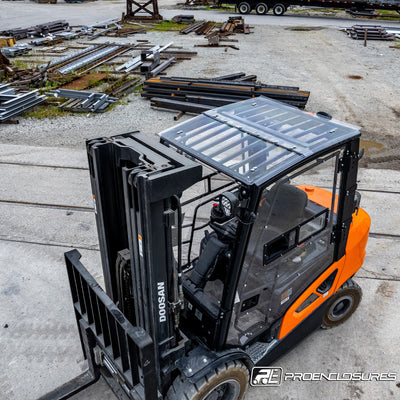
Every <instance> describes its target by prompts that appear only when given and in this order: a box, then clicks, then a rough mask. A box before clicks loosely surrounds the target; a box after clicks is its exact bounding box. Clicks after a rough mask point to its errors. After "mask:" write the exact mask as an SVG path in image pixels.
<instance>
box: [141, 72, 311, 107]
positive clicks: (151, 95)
mask: <svg viewBox="0 0 400 400" xmlns="http://www.w3.org/2000/svg"><path fill="white" fill-rule="evenodd" d="M244 75H245V74H243V73H239V74H232V75H227V76H225V77H220V78H214V79H195V78H181V77H173V78H172V77H171V78H167V77H159V78H151V79H148V80H146V81H145V83H144V86H143V92H142V97H146V98H148V99H150V100H151V105H152V106H155V107H160V108H167V109H173V110H177V111H187V112H194V113H197V112H198V113H200V112H203V111H204V110H208V109H210V108H214V107H220V106H223V105H226V104H230V103H234V102H236V101H240V100H245V99H248V98H252V97H258V96H266V97H269V98H272V99H274V100H279V101H282V102H284V103H287V104H290V105H293V106H296V107H299V108H304V106H305V105H306V103H307V100H308V97H309V95H310V92H308V91H300V90H299V88H298V87H289V86H273V85H265V84H262V83H255V82H253V80H254V79H255V78H256V77H254V75H250V76H249V77H246V76H244ZM221 78H223V79H222V80H220V79H221Z"/></svg>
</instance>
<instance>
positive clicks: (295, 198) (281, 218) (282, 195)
mask: <svg viewBox="0 0 400 400" xmlns="http://www.w3.org/2000/svg"><path fill="white" fill-rule="evenodd" d="M307 201H308V197H307V194H306V193H305V192H304V191H303V190H301V189H299V188H297V187H296V186H293V185H291V184H289V183H288V182H286V183H283V184H281V185H279V186H278V187H277V188H276V189H275V190H271V191H270V192H269V193H268V195H267V196H266V197H265V201H264V202H263V205H264V203H265V208H266V210H265V211H266V212H267V213H268V214H267V215H266V216H265V219H263V220H264V221H266V225H267V229H269V228H271V229H274V230H278V231H280V232H281V233H284V232H286V231H287V230H289V229H290V228H293V227H295V226H296V225H299V224H300V223H301V222H302V221H303V220H304V213H305V208H306V205H307ZM265 208H264V209H265Z"/></svg>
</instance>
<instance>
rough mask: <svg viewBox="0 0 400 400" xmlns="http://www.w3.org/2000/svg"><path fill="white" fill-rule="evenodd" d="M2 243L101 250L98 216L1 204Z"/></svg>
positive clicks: (91, 213)
mask: <svg viewBox="0 0 400 400" xmlns="http://www.w3.org/2000/svg"><path fill="white" fill-rule="evenodd" d="M0 225H1V226H2V230H1V232H0V238H1V239H8V240H12V241H27V242H31V243H40V244H51V245H60V246H67V247H78V248H90V249H98V238H97V229H96V220H95V214H94V212H92V211H70V210H67V211H66V210H60V209H54V208H49V207H46V208H44V207H27V206H21V205H11V204H1V203H0Z"/></svg>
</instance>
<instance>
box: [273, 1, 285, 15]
mask: <svg viewBox="0 0 400 400" xmlns="http://www.w3.org/2000/svg"><path fill="white" fill-rule="evenodd" d="M273 12H274V14H275V15H277V16H281V15H283V14H285V12H286V7H285V6H284V5H283V4H282V3H277V4H275V5H274V8H273Z"/></svg>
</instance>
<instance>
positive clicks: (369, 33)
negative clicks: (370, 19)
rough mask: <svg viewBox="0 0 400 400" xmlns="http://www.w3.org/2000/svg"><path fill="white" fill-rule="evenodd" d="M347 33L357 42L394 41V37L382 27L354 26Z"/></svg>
mask: <svg viewBox="0 0 400 400" xmlns="http://www.w3.org/2000/svg"><path fill="white" fill-rule="evenodd" d="M346 32H347V35H348V36H350V37H351V38H353V39H355V40H364V39H367V40H394V36H393V35H392V34H390V33H388V32H387V31H386V29H385V28H384V27H383V26H380V25H353V26H352V27H351V28H348V29H346Z"/></svg>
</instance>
